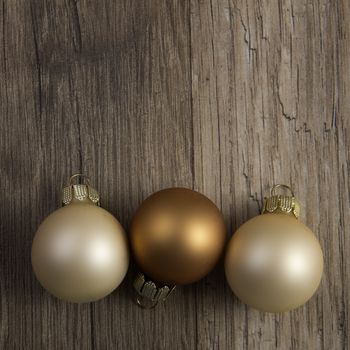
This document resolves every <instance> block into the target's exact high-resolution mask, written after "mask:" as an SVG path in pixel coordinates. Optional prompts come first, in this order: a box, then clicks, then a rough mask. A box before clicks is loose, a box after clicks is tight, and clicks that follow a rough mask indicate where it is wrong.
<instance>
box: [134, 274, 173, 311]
mask: <svg viewBox="0 0 350 350" xmlns="http://www.w3.org/2000/svg"><path fill="white" fill-rule="evenodd" d="M133 286H134V292H135V301H136V304H137V305H138V306H140V307H142V308H143V309H153V308H154V307H156V306H157V304H158V303H159V302H162V301H164V300H165V299H167V298H168V296H169V295H170V294H171V293H172V292H173V291H174V289H175V287H176V286H175V285H173V286H166V285H161V286H159V285H157V284H156V283H155V282H153V281H152V280H150V279H148V278H147V277H146V276H145V275H144V274H143V273H139V274H138V276H137V277H136V278H135V280H134V283H133Z"/></svg>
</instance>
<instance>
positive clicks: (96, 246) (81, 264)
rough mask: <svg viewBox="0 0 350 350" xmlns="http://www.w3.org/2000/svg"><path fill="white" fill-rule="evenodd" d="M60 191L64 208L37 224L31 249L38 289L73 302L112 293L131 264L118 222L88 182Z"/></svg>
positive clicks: (125, 240) (123, 233)
mask: <svg viewBox="0 0 350 350" xmlns="http://www.w3.org/2000/svg"><path fill="white" fill-rule="evenodd" d="M76 177H83V176H82V175H81V174H76V175H73V176H72V177H71V179H70V183H69V185H68V186H67V187H65V188H64V189H63V199H62V202H63V205H64V206H63V207H62V208H60V209H58V210H56V211H55V212H53V213H52V214H51V215H50V216H48V217H47V218H46V219H45V220H44V221H43V223H42V224H41V225H40V227H39V229H38V231H37V233H36V235H35V237H34V241H33V246H32V265H33V269H34V272H35V275H36V277H37V279H38V280H39V282H40V283H41V285H42V286H43V287H44V288H45V289H47V290H48V291H49V292H50V293H51V294H53V295H54V296H56V297H58V298H60V299H63V300H66V301H70V302H76V303H83V302H91V301H95V300H98V299H101V298H103V297H105V296H106V295H108V294H110V293H111V292H112V291H113V290H114V289H115V288H117V287H118V285H119V284H120V283H121V282H122V280H123V278H124V276H125V274H126V272H127V269H128V265H129V253H128V244H127V239H126V235H125V232H124V230H123V228H122V226H121V225H120V224H119V222H118V221H117V220H116V219H115V218H114V217H113V216H112V215H111V214H110V213H109V212H108V211H106V210H104V209H102V208H100V207H99V206H98V205H99V195H98V193H97V192H96V190H95V189H93V188H92V187H91V186H90V184H89V181H88V179H86V181H85V183H84V184H73V179H74V178H76Z"/></svg>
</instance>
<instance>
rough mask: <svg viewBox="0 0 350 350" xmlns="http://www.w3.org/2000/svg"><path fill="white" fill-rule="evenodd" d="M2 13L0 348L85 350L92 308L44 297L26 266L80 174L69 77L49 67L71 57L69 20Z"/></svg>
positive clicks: (21, 10) (22, 10)
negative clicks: (59, 57)
mask: <svg viewBox="0 0 350 350" xmlns="http://www.w3.org/2000/svg"><path fill="white" fill-rule="evenodd" d="M56 5H57V4H56ZM1 9H2V13H1V19H2V26H1V30H2V33H1V43H2V45H1V47H2V51H1V55H0V57H1V77H2V79H1V81H0V84H1V85H0V86H1V87H0V93H1V101H2V103H1V112H0V113H1V131H0V132H1V137H0V142H1V175H0V178H1V185H0V186H1V192H2V193H3V196H4V200H3V204H2V205H1V207H0V213H1V214H0V215H1V219H0V222H1V238H0V240H1V241H0V243H1V244H0V246H1V255H0V256H1V277H0V280H1V284H2V288H1V299H2V309H1V314H2V316H1V321H2V322H1V327H0V328H1V337H0V347H1V348H2V349H25V348H26V349H29V348H31V349H63V348H65V349H69V348H70V349H72V348H77V349H78V348H80V349H90V348H91V317H90V306H89V305H82V306H77V305H72V304H67V303H64V302H60V301H58V300H57V299H56V298H53V297H51V296H50V295H49V294H48V293H46V292H44V290H43V289H42V288H41V287H40V286H39V284H38V283H37V281H36V280H35V278H34V275H33V273H32V269H31V263H30V250H31V243H32V238H33V236H34V233H35V231H36V229H37V227H38V225H39V224H40V222H41V221H42V220H43V219H44V218H45V217H46V216H47V215H48V214H49V213H50V212H52V211H53V210H55V209H56V208H57V207H58V205H59V196H60V188H61V186H62V181H66V179H67V177H68V176H69V174H71V173H72V171H76V170H77V169H79V168H80V166H81V164H80V157H79V151H78V150H79V142H78V133H77V132H76V127H77V118H76V113H75V111H74V106H73V105H72V104H71V103H70V102H71V99H70V90H69V89H70V87H69V79H68V78H69V76H70V75H69V72H67V71H66V68H65V67H62V66H61V69H60V68H59V67H55V68H54V69H52V67H51V66H50V63H51V62H52V63H53V64H54V63H55V62H57V61H55V60H54V58H53V56H54V55H55V54H57V53H59V54H62V53H63V51H64V43H66V44H67V47H66V49H67V54H69V49H68V46H69V43H70V40H69V41H67V40H66V37H65V31H66V30H68V27H69V18H67V17H66V16H65V7H64V6H63V7H62V6H58V5H57V6H55V5H53V6H52V7H51V8H50V9H48V8H47V7H46V6H45V5H44V4H39V3H38V4H37V5H33V4H32V5H31V4H30V3H29V2H21V1H8V2H3V3H2V6H1ZM61 11H63V15H62V13H61ZM60 17H61V19H60V21H59V20H58V19H59V18H60ZM55 21H56V22H58V21H59V22H60V23H59V28H58V27H55V26H54V25H53V24H54V22H55ZM49 23H50V24H51V26H50V30H48V26H49ZM55 40H56V41H57V42H60V43H61V44H62V45H63V47H62V46H61V47H60V48H57V47H56V46H55ZM49 61H50V62H49Z"/></svg>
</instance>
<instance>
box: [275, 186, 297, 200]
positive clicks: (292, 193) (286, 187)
mask: <svg viewBox="0 0 350 350" xmlns="http://www.w3.org/2000/svg"><path fill="white" fill-rule="evenodd" d="M281 187H282V188H285V189H287V190H288V191H289V192H290V193H291V195H292V197H294V191H293V190H292V189H291V188H290V187H289V186H287V185H282V184H277V185H275V186H273V187H272V188H271V196H275V195H276V190H277V189H278V188H281Z"/></svg>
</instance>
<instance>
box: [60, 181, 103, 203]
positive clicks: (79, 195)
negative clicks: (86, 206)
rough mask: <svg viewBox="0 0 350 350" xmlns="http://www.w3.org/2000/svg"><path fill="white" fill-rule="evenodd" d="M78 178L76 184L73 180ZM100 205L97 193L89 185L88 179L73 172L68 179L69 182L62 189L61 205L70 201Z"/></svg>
mask: <svg viewBox="0 0 350 350" xmlns="http://www.w3.org/2000/svg"><path fill="white" fill-rule="evenodd" d="M76 178H80V182H82V183H78V184H74V183H73V181H74V180H75V179H76ZM86 201H88V203H92V204H95V205H100V195H99V193H98V192H97V191H96V190H95V189H94V188H93V187H91V185H90V179H89V178H88V177H87V176H85V175H83V174H74V175H73V176H71V177H70V179H69V184H68V185H67V186H65V187H64V188H63V190H62V205H63V206H65V205H68V204H70V203H72V202H86Z"/></svg>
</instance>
